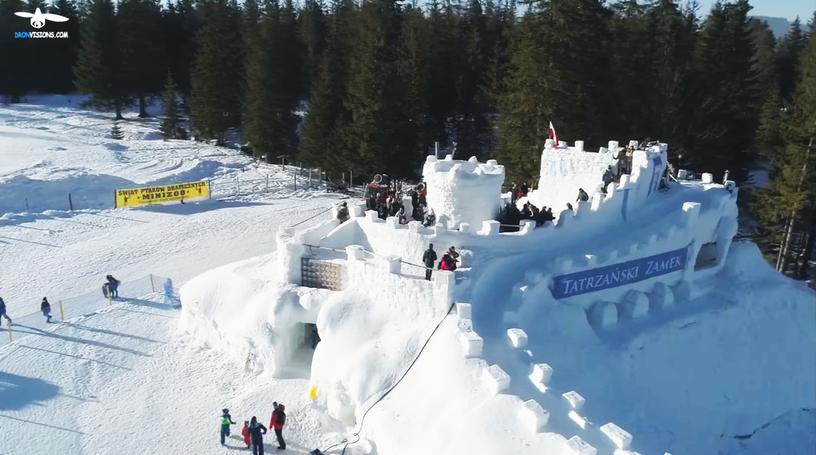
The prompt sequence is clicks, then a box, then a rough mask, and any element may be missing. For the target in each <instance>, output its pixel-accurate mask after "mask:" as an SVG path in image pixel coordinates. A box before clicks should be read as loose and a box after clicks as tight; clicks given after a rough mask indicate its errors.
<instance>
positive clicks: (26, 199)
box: [25, 198, 115, 212]
mask: <svg viewBox="0 0 816 455" xmlns="http://www.w3.org/2000/svg"><path fill="white" fill-rule="evenodd" d="M114 200H115V199H114ZM25 201H26V212H27V211H28V198H25Z"/></svg>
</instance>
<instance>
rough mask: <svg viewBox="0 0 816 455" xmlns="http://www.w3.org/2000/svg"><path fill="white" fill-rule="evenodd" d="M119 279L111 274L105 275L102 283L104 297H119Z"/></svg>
mask: <svg viewBox="0 0 816 455" xmlns="http://www.w3.org/2000/svg"><path fill="white" fill-rule="evenodd" d="M120 283H121V281H119V280H117V279H116V278H114V277H113V275H105V282H104V283H103V284H102V295H104V296H105V298H106V299H118V298H119V284H120Z"/></svg>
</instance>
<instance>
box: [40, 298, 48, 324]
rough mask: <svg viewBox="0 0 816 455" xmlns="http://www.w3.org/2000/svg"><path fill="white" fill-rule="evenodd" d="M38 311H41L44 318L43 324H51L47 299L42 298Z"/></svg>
mask: <svg viewBox="0 0 816 455" xmlns="http://www.w3.org/2000/svg"><path fill="white" fill-rule="evenodd" d="M40 311H42V314H43V316H45V322H46V323H47V324H50V323H51V304H50V303H48V299H47V298H45V297H43V299H42V303H40Z"/></svg>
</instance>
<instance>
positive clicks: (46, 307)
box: [0, 297, 51, 327]
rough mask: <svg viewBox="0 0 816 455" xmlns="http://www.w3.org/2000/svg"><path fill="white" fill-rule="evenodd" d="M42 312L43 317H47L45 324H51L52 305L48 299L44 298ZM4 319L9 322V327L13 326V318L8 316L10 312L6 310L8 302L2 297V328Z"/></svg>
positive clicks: (0, 313)
mask: <svg viewBox="0 0 816 455" xmlns="http://www.w3.org/2000/svg"><path fill="white" fill-rule="evenodd" d="M40 311H41V312H42V314H43V317H45V322H46V323H47V324H50V323H51V303H50V302H49V301H48V299H47V298H46V297H43V298H42V301H41V302H40ZM3 319H5V320H6V321H8V323H9V326H11V324H12V322H11V317H10V316H9V315H8V312H7V309H6V302H5V301H4V300H3V298H2V297H0V327H2V325H3Z"/></svg>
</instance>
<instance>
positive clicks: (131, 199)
mask: <svg viewBox="0 0 816 455" xmlns="http://www.w3.org/2000/svg"><path fill="white" fill-rule="evenodd" d="M208 197H210V186H209V185H208V184H207V181H206V180H202V181H200V182H189V183H175V184H172V185H162V186H149V187H144V188H126V189H121V190H116V205H115V207H117V208H121V207H139V206H142V205H150V204H163V203H166V202H184V201H192V200H199V199H204V198H208Z"/></svg>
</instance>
